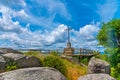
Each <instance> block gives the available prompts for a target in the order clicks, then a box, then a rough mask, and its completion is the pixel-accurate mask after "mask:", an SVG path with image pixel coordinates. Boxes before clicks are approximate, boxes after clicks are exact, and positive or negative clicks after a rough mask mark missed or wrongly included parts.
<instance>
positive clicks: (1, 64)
mask: <svg viewBox="0 0 120 80" xmlns="http://www.w3.org/2000/svg"><path fill="white" fill-rule="evenodd" d="M5 64H6V61H5V59H4V57H3V56H2V55H0V69H4V68H5Z"/></svg>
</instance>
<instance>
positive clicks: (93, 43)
mask: <svg viewBox="0 0 120 80" xmlns="http://www.w3.org/2000/svg"><path fill="white" fill-rule="evenodd" d="M99 29H100V28H99V23H97V24H89V25H85V26H83V27H81V28H80V29H79V31H75V30H72V32H73V33H74V34H75V38H74V37H72V38H73V40H72V41H73V43H74V44H75V47H77V48H80V47H81V48H88V49H93V50H96V49H97V44H98V42H97V40H96V35H97V33H98V31H99ZM76 44H77V45H76ZM73 46H74V45H73Z"/></svg>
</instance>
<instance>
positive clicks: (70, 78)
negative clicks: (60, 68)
mask: <svg viewBox="0 0 120 80" xmlns="http://www.w3.org/2000/svg"><path fill="white" fill-rule="evenodd" d="M62 61H63V63H64V64H65V65H66V68H67V73H66V77H67V80H78V77H80V76H82V75H85V74H86V72H87V68H85V67H82V66H80V65H79V64H76V63H72V62H69V61H68V60H65V59H62Z"/></svg>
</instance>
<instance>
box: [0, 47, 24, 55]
mask: <svg viewBox="0 0 120 80" xmlns="http://www.w3.org/2000/svg"><path fill="white" fill-rule="evenodd" d="M6 53H19V54H22V53H21V52H19V51H17V50H13V49H11V48H0V54H6Z"/></svg>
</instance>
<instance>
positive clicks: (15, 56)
mask: <svg viewBox="0 0 120 80" xmlns="http://www.w3.org/2000/svg"><path fill="white" fill-rule="evenodd" d="M2 55H3V56H4V57H8V58H10V59H12V60H14V61H17V60H19V59H22V58H25V56H24V55H23V54H18V53H6V54H2Z"/></svg>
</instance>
